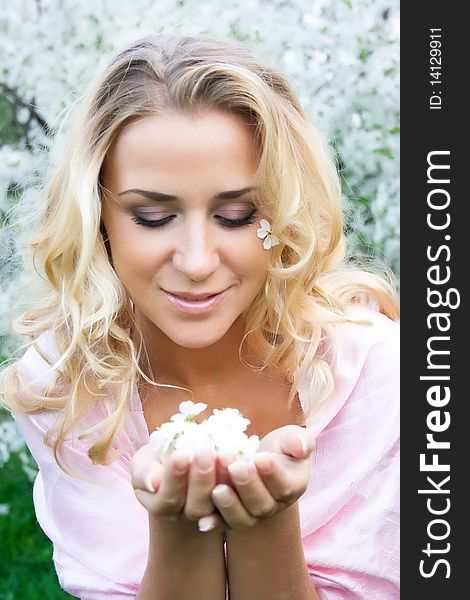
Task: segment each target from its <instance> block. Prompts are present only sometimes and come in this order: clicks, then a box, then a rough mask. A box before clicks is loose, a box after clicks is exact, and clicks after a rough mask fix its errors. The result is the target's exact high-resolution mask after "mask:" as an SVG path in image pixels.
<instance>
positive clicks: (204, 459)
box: [184, 450, 216, 521]
mask: <svg viewBox="0 0 470 600" xmlns="http://www.w3.org/2000/svg"><path fill="white" fill-rule="evenodd" d="M215 485H216V469H215V455H214V453H213V452H212V451H211V450H201V451H199V452H197V453H196V454H195V456H194V460H193V462H192V465H191V469H190V470H189V477H188V491H187V496H186V503H185V507H184V514H185V515H186V517H187V518H188V519H190V520H191V521H197V520H198V519H199V518H200V517H203V516H204V515H209V514H211V513H212V512H213V511H214V503H213V502H212V498H211V491H212V489H213V488H214V486H215Z"/></svg>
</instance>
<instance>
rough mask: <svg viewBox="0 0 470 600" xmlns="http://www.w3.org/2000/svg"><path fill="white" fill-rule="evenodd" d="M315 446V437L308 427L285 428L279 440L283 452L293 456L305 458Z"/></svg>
mask: <svg viewBox="0 0 470 600" xmlns="http://www.w3.org/2000/svg"><path fill="white" fill-rule="evenodd" d="M314 447H315V438H314V436H313V432H312V431H311V429H309V428H305V427H295V428H293V427H292V428H289V429H288V430H286V431H285V432H284V433H283V435H282V437H281V440H280V448H281V451H282V452H283V453H284V454H288V455H289V456H292V457H294V458H307V457H308V456H310V454H311V453H312V451H313V449H314Z"/></svg>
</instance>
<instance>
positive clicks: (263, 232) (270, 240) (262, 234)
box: [256, 219, 279, 250]
mask: <svg viewBox="0 0 470 600" xmlns="http://www.w3.org/2000/svg"><path fill="white" fill-rule="evenodd" d="M259 224H260V225H261V227H260V228H259V229H258V230H257V231H256V235H257V236H258V237H259V238H260V239H261V240H264V241H263V248H264V249H265V250H269V249H270V248H272V247H273V246H277V245H278V244H279V240H278V239H277V237H276V236H275V235H273V234H272V232H271V223H270V222H269V221H266V219H261V221H260V222H259Z"/></svg>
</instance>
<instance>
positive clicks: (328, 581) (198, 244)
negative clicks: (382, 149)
mask: <svg viewBox="0 0 470 600" xmlns="http://www.w3.org/2000/svg"><path fill="white" fill-rule="evenodd" d="M82 106H83V108H82V113H81V115H80V117H79V118H78V119H77V121H76V126H75V128H74V129H73V131H72V132H71V137H70V144H69V145H68V151H67V153H66V155H65V156H64V157H63V160H62V163H61V167H60V168H59V170H58V172H57V173H56V175H55V177H54V179H53V181H52V183H51V185H50V189H49V194H48V200H47V205H46V207H45V210H44V215H43V220H42V225H41V228H40V230H39V231H38V233H37V234H36V235H35V237H34V238H33V240H32V248H33V254H34V258H35V264H37V265H42V268H43V273H44V279H45V281H46V285H47V289H45V292H44V295H43V296H42V297H41V298H40V300H39V301H38V302H37V303H36V306H35V307H34V309H33V310H31V311H30V312H28V313H27V314H25V315H24V316H23V317H22V318H21V319H20V320H19V321H18V323H17V326H16V330H17V332H18V333H20V334H24V335H27V336H28V338H29V339H30V340H31V342H33V343H32V345H31V347H30V349H29V350H28V351H27V352H26V354H25V355H24V356H23V357H22V358H21V359H20V360H19V361H17V362H16V363H14V364H12V365H11V366H10V367H9V369H8V370H7V371H6V372H5V374H4V376H3V384H2V388H3V391H2V396H3V402H4V404H6V405H7V406H8V407H9V408H10V409H11V410H12V414H13V416H14V418H15V419H16V421H17V423H18V425H19V427H20V429H21V431H22V432H23V434H24V436H25V439H26V441H27V443H28V446H29V447H30V449H31V452H32V454H33V456H34V458H35V459H36V461H37V463H38V465H39V468H40V472H39V474H38V477H37V478H36V481H35V485H34V500H35V506H36V512H37V517H38V520H39V523H40V524H41V526H42V527H43V529H44V531H45V532H46V534H47V535H48V536H49V537H50V539H51V540H52V541H53V544H54V562H55V566H56V569H57V572H58V576H59V581H60V583H61V585H62V587H63V588H64V589H65V590H67V591H68V592H69V593H71V594H73V595H76V596H78V597H80V598H83V599H92V600H96V599H99V598H106V599H114V598H116V599H117V598H129V597H135V598H138V599H141V600H144V599H147V598H152V599H154V598H158V599H159V600H160V599H162V600H163V599H166V598H171V599H172V600H177V599H178V598H185V599H187V598H202V599H204V600H211V599H214V600H215V599H217V600H220V599H221V598H223V597H225V595H226V594H227V595H229V596H230V598H231V599H232V600H237V599H242V600H250V599H256V600H263V599H269V600H276V599H281V598H286V599H289V600H290V599H294V598H295V599H296V600H304V599H305V600H307V599H308V600H311V599H314V598H321V599H333V598H334V599H336V598H353V597H354V598H361V599H363V598H364V599H365V598H370V599H372V598H373V599H374V600H378V599H381V598H384V599H385V598H386V599H391V598H397V597H398V575H397V560H398V559H397V548H398V532H397V528H398V508H397V504H398V500H397V489H398V486H397V470H398V460H397V452H398V450H397V449H398V402H397V378H398V370H397V354H398V352H397V329H398V326H397V325H396V323H394V320H396V319H397V318H398V310H397V306H396V298H395V293H394V291H393V288H392V286H391V285H390V284H389V283H388V282H387V281H386V280H385V279H383V278H381V277H379V276H377V275H373V274H371V273H366V272H364V271H359V270H355V269H353V268H351V267H348V266H347V265H345V264H343V262H342V260H343V241H342V221H341V208H340V200H339V199H340V188H339V183H338V177H337V174H336V170H335V166H334V163H333V160H332V158H331V156H330V154H329V151H328V148H327V146H326V145H325V144H324V142H323V141H322V138H321V137H320V135H319V134H318V133H317V131H316V130H315V128H314V127H313V126H312V124H311V123H310V122H309V120H308V118H307V117H306V115H305V113H304V111H303V110H302V108H301V106H300V104H299V102H298V100H297V99H296V97H295V95H294V93H293V92H292V90H291V88H290V87H289V84H288V83H287V82H286V81H285V79H284V78H283V77H282V76H281V75H280V74H279V73H278V72H276V71H275V70H274V69H272V68H271V67H269V66H267V65H263V64H260V63H259V61H257V60H256V59H255V58H253V57H252V56H250V55H249V54H248V53H247V52H246V51H245V50H243V49H242V48H240V47H239V46H237V45H235V44H231V43H228V42H220V41H216V40H202V39H195V38H190V37H174V38H170V39H162V38H152V39H145V40H141V41H139V42H137V43H135V44H134V45H133V46H132V47H130V48H127V49H126V50H124V51H123V52H121V53H120V54H119V55H118V56H116V57H115V58H114V60H113V61H112V62H111V63H110V65H109V66H108V67H107V69H106V70H105V72H104V74H103V75H102V77H101V78H100V79H99V80H98V81H97V82H96V84H95V86H94V87H93V89H91V90H90V92H89V94H88V96H87V97H86V98H85V100H84V101H83V105H82ZM188 399H195V400H196V401H198V402H204V403H206V404H207V409H206V411H205V412H204V413H203V414H202V415H201V416H202V417H206V416H208V414H210V412H211V411H212V409H214V408H224V407H233V408H237V409H239V410H240V412H241V413H242V414H243V415H244V416H245V417H246V418H248V419H249V420H250V421H251V425H250V428H249V433H251V434H257V435H259V436H260V438H261V445H260V450H262V451H264V452H263V453H259V454H258V455H257V456H256V457H255V458H254V460H253V461H251V462H241V461H239V460H236V457H235V456H230V455H227V454H224V455H221V456H215V455H214V454H213V453H211V452H209V451H207V450H205V451H204V450H201V451H199V452H197V453H196V455H195V456H194V459H193V460H192V461H190V459H189V456H188V455H186V454H185V453H184V452H181V451H177V452H174V453H173V454H172V455H171V456H170V457H169V458H166V459H162V460H161V461H160V460H158V459H157V457H156V455H155V453H154V452H153V451H152V449H151V447H150V445H149V435H150V433H151V432H152V431H154V430H155V429H156V428H157V427H159V426H160V425H161V424H162V423H164V422H166V421H168V420H169V418H170V417H171V415H172V414H174V413H176V412H177V411H178V406H179V404H180V403H181V402H182V401H184V400H188ZM314 445H315V450H314Z"/></svg>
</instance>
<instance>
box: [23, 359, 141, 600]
mask: <svg viewBox="0 0 470 600" xmlns="http://www.w3.org/2000/svg"><path fill="white" fill-rule="evenodd" d="M20 362H21V365H20V367H21V372H22V373H23V375H24V376H25V378H26V379H27V380H31V379H32V378H36V377H37V378H38V379H37V381H38V383H40V382H44V381H45V380H46V379H47V377H48V376H50V375H51V372H50V369H49V367H48V366H47V365H46V363H45V362H44V361H43V360H42V359H41V357H40V356H39V354H38V353H37V352H36V351H35V350H34V348H31V349H30V350H28V352H27V353H26V354H25V356H24V357H23V358H22V359H21V361H20ZM13 417H14V419H15V421H16V423H17V425H18V427H19V429H20V431H21V433H22V434H23V436H24V438H25V441H26V443H27V445H28V447H29V449H30V451H31V453H32V455H33V457H34V459H35V461H36V462H37V464H38V467H39V472H38V475H37V477H36V480H35V482H34V489H33V498H34V506H35V511H36V516H37V519H38V522H39V524H40V526H41V528H42V529H43V530H44V532H45V534H46V535H47V536H48V537H49V538H50V540H51V541H52V543H53V547H54V550H53V560H54V565H55V568H56V571H57V575H58V578H59V583H60V585H61V587H62V588H63V589H64V590H65V591H66V592H68V593H69V594H72V595H73V596H76V597H78V598H80V599H81V600H101V599H106V600H124V599H127V600H128V599H129V598H134V597H135V595H136V594H137V592H138V589H139V586H140V582H141V580H142V577H143V574H144V570H145V567H146V564H147V552H148V517H147V513H146V511H145V509H144V508H143V507H142V506H141V505H140V504H139V503H138V501H137V499H136V497H135V494H134V490H133V488H132V485H131V480H130V473H129V468H128V467H129V464H128V461H127V459H126V458H124V459H123V460H122V459H119V460H117V461H115V462H113V463H112V464H111V465H110V466H101V465H98V466H97V465H93V464H92V463H91V461H90V459H89V458H88V456H87V453H86V447H85V446H84V444H83V443H82V442H80V441H79V440H77V439H76V438H75V437H71V438H70V439H68V440H67V443H66V448H67V459H68V461H69V462H70V464H71V466H72V467H73V468H74V469H76V470H79V472H80V473H81V474H83V476H84V477H85V478H86V479H87V480H86V481H83V480H79V479H75V478H73V477H71V476H70V475H67V474H66V473H64V472H63V471H62V470H61V469H60V468H59V466H58V465H57V463H56V461H55V459H54V455H53V451H52V450H51V449H50V448H49V447H47V446H46V445H45V444H44V441H43V440H44V434H45V432H46V430H47V429H48V428H49V427H50V426H51V425H52V424H53V421H54V419H55V416H54V413H51V412H44V413H42V414H39V415H23V414H19V413H13ZM116 515H119V517H118V518H117V517H116Z"/></svg>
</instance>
